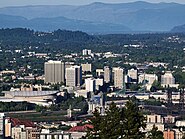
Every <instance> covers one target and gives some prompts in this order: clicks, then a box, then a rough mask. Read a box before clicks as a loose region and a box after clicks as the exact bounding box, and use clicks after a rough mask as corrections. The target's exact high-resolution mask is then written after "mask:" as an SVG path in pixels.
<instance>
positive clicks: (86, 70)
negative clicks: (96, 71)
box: [81, 63, 92, 72]
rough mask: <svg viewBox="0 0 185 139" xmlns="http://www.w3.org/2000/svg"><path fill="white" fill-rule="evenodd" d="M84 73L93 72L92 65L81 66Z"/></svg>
mask: <svg viewBox="0 0 185 139" xmlns="http://www.w3.org/2000/svg"><path fill="white" fill-rule="evenodd" d="M81 66H82V71H83V72H91V71H92V65H91V64H89V63H85V64H81Z"/></svg>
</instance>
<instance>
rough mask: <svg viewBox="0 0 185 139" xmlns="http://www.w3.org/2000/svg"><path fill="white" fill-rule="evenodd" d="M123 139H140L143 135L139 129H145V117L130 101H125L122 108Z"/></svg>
mask: <svg viewBox="0 0 185 139" xmlns="http://www.w3.org/2000/svg"><path fill="white" fill-rule="evenodd" d="M123 117H124V118H123V129H124V130H123V131H124V133H123V134H124V135H123V139H142V138H144V137H145V134H144V133H142V132H141V128H143V129H145V127H146V123H145V117H144V116H143V114H142V113H141V112H140V111H139V108H138V107H137V105H136V104H135V103H134V102H132V101H131V100H129V101H127V103H126V105H125V108H123Z"/></svg>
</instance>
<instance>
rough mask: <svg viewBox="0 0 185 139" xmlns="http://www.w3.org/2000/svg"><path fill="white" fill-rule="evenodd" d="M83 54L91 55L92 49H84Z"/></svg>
mask: <svg viewBox="0 0 185 139" xmlns="http://www.w3.org/2000/svg"><path fill="white" fill-rule="evenodd" d="M82 55H84V56H87V55H91V50H88V49H84V50H82Z"/></svg>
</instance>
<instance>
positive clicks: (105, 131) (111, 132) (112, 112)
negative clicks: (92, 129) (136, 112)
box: [100, 102, 121, 139]
mask: <svg viewBox="0 0 185 139" xmlns="http://www.w3.org/2000/svg"><path fill="white" fill-rule="evenodd" d="M120 110H121V109H119V108H118V107H116V104H115V103H113V102H112V104H111V105H110V107H109V109H108V110H106V112H105V113H106V115H105V116H104V118H103V120H102V121H101V125H100V127H101V129H100V137H101V138H102V139H107V138H111V139H117V138H119V136H120V135H121V124H120V121H121V111H120Z"/></svg>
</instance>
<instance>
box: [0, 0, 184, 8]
mask: <svg viewBox="0 0 185 139" xmlns="http://www.w3.org/2000/svg"><path fill="white" fill-rule="evenodd" d="M133 1H137V0H0V7H7V6H22V5H61V4H67V5H84V4H89V3H92V2H104V3H126V2H133ZM145 1H148V2H154V3H157V2H176V3H184V4H185V0H145Z"/></svg>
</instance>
